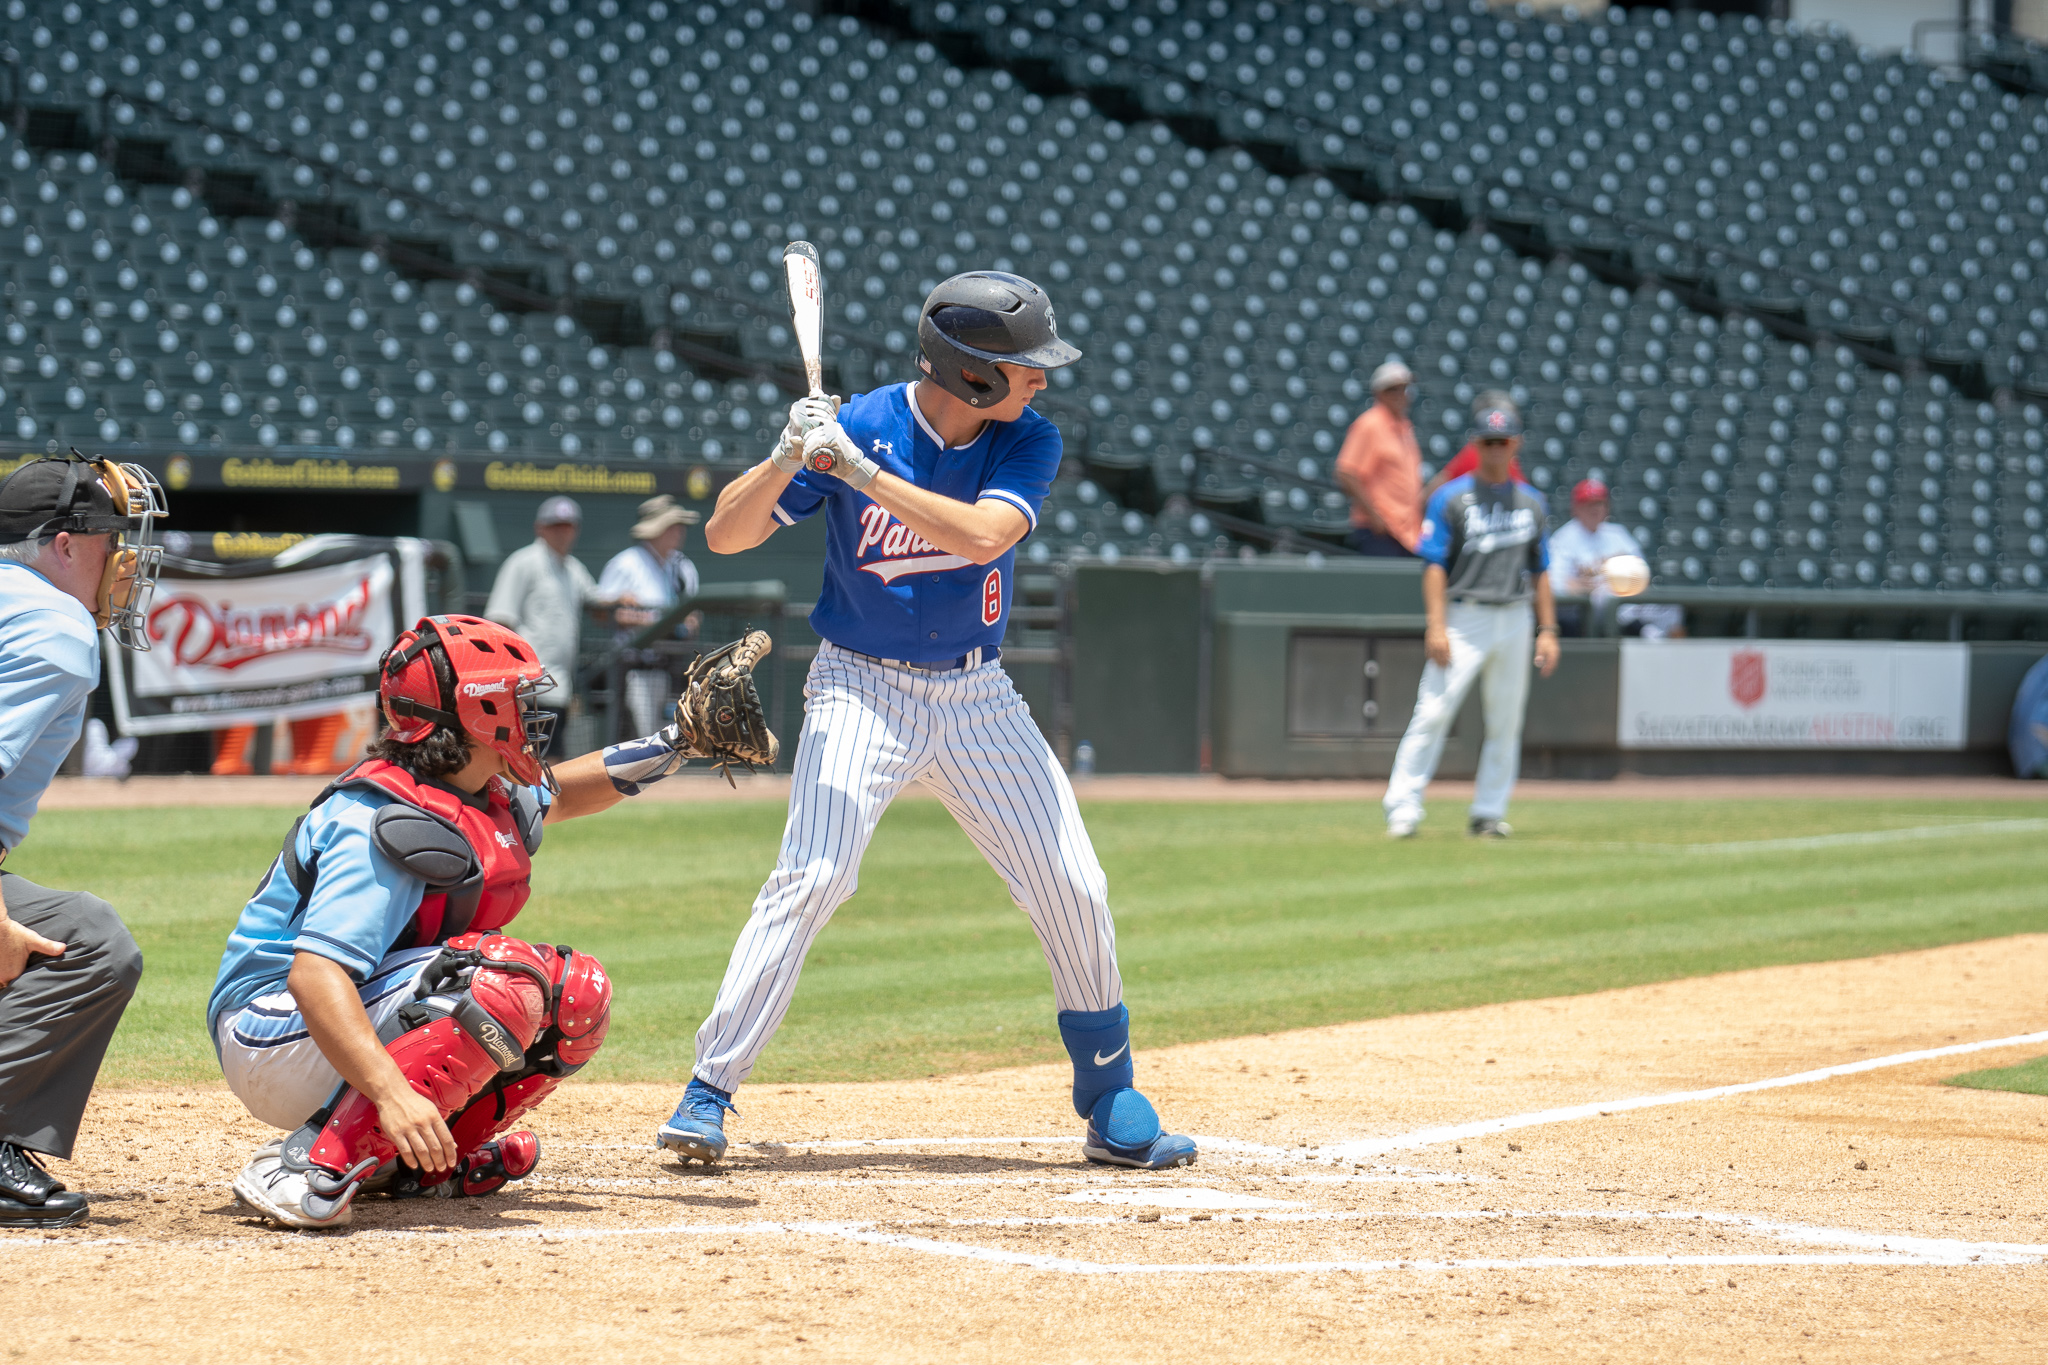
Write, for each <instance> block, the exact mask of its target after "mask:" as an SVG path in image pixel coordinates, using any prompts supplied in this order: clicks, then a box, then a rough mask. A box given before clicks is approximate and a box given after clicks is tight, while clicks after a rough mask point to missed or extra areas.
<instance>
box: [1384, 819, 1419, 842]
mask: <svg viewBox="0 0 2048 1365" xmlns="http://www.w3.org/2000/svg"><path fill="white" fill-rule="evenodd" d="M1420 823H1421V822H1420V821H1418V820H1409V819H1405V818H1396V819H1392V820H1389V821H1387V837H1388V838H1389V839H1413V838H1414V837H1415V830H1416V827H1417V826H1418V825H1419V824H1420Z"/></svg>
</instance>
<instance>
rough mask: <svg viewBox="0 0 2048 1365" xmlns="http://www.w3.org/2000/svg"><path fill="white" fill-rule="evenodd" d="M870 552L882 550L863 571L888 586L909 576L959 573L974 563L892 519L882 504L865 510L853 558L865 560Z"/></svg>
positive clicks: (864, 566)
mask: <svg viewBox="0 0 2048 1365" xmlns="http://www.w3.org/2000/svg"><path fill="white" fill-rule="evenodd" d="M870 550H879V551H880V554H879V555H877V557H876V560H875V562H874V563H872V564H863V565H861V566H860V570H861V572H862V573H871V574H873V575H874V576H875V577H877V578H879V579H881V580H882V581H883V582H884V583H893V582H894V581H896V580H897V579H899V578H901V577H902V576H903V575H905V574H912V573H940V572H943V571H944V570H946V569H958V568H962V567H964V566H965V565H967V564H968V563H969V562H970V561H969V560H968V559H966V558H965V557H964V556H961V555H950V554H947V553H945V552H944V551H942V550H940V549H939V547H938V546H936V545H934V544H932V543H931V542H930V541H929V540H926V539H925V538H924V537H923V536H921V535H919V534H917V532H915V531H913V530H911V529H910V528H909V527H908V526H905V525H904V524H903V523H902V522H900V521H898V520H896V518H894V517H892V516H890V515H889V509H888V508H886V507H884V506H882V505H881V504H880V503H869V504H868V505H867V506H866V507H864V508H862V509H861V513H860V541H859V543H858V544H857V545H855V546H854V551H853V557H854V558H855V559H865V558H866V557H867V554H868V551H870Z"/></svg>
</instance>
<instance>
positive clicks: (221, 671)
mask: <svg viewBox="0 0 2048 1365" xmlns="http://www.w3.org/2000/svg"><path fill="white" fill-rule="evenodd" d="M426 550H427V545H426V543H425V542H423V541H417V540H410V539H374V538H370V537H362V536H315V537H312V538H311V539H308V540H304V541H301V542H299V543H298V544H295V545H291V546H289V547H288V548H286V549H284V550H283V551H282V552H281V553H278V554H276V555H273V556H266V557H259V558H253V559H246V560H239V561H235V562H215V561H209V560H203V559H196V558H190V559H188V558H168V557H167V558H166V560H165V566H164V572H163V575H162V578H161V579H160V580H159V582H158V584H157V591H156V596H155V599H154V601H153V602H152V603H151V606H150V611H149V615H148V617H147V619H146V624H145V629H146V630H147V632H148V636H149V642H150V648H149V650H148V651H147V652H145V653H141V654H136V653H130V652H127V651H110V656H118V663H117V666H116V667H115V669H114V670H113V684H114V689H113V690H114V710H115V718H116V721H117V722H118V724H119V726H120V728H121V730H122V731H123V732H124V733H127V734H141V735H150V734H169V733H175V732H178V731H186V730H211V729H216V728H219V727H221V726H225V725H242V724H251V723H261V722H266V721H270V720H274V719H279V718H286V717H292V716H309V715H321V714H324V713H327V712H331V711H335V710H338V709H340V708H341V707H342V706H344V705H346V704H347V703H349V702H350V701H352V700H356V699H360V698H364V697H368V696H373V695H374V694H375V692H376V673H377V660H378V658H379V656H381V655H382V654H383V652H384V650H385V649H386V648H387V647H388V646H389V645H390V644H391V642H392V640H394V639H395V638H397V635H398V630H399V626H400V622H401V621H404V622H408V623H409V622H411V621H414V620H416V619H418V617H419V616H420V615H421V614H423V612H424V601H425V596H426V593H425V574H424V562H425V555H426Z"/></svg>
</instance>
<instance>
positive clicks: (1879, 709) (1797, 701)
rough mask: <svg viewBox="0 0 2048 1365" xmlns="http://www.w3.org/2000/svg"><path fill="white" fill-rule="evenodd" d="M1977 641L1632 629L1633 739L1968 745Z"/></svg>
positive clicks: (1626, 696)
mask: <svg viewBox="0 0 2048 1365" xmlns="http://www.w3.org/2000/svg"><path fill="white" fill-rule="evenodd" d="M1969 695H1970V652H1969V648H1968V647H1967V646H1965V645H1960V644H1895V643H1890V642H1884V641H1874V640H1872V641H1865V640H1831V641H1822V640H1634V639H1629V640H1623V641H1622V642H1621V708H1620V709H1621V715H1620V726H1619V730H1620V733H1619V741H1620V744H1621V747H1622V748H1624V749H1960V748H1962V747H1963V739H1964V732H1965V726H1966V724H1967V720H1968V706H1969Z"/></svg>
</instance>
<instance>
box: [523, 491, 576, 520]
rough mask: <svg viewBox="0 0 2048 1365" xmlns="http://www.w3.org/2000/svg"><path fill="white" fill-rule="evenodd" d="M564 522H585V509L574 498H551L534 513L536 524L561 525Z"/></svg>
mask: <svg viewBox="0 0 2048 1365" xmlns="http://www.w3.org/2000/svg"><path fill="white" fill-rule="evenodd" d="M564 523H566V524H568V525H570V526H581V525H582V524H583V509H582V508H581V507H578V506H577V505H576V499H574V498H565V497H560V496H557V497H552V498H549V499H548V500H547V501H546V502H544V503H542V504H541V505H540V510H539V511H538V512H535V513H534V514H533V524H534V525H535V526H560V525H563V524H564Z"/></svg>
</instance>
